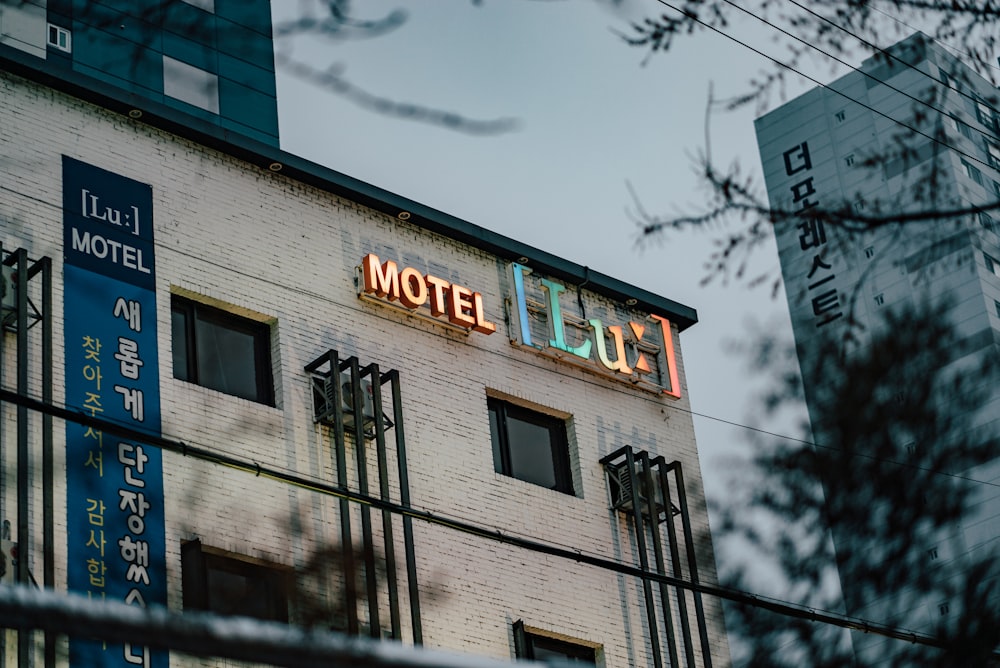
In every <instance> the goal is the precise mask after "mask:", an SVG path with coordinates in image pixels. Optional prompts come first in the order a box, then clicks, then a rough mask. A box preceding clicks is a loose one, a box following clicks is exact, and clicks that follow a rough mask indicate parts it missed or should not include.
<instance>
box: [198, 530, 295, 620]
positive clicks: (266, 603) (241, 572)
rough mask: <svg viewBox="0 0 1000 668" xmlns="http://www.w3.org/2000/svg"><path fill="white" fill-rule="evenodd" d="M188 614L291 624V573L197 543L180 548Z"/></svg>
mask: <svg viewBox="0 0 1000 668" xmlns="http://www.w3.org/2000/svg"><path fill="white" fill-rule="evenodd" d="M181 580H182V585H183V588H184V596H183V599H184V609H185V610H208V611H210V612H214V613H217V614H220V615H242V616H244V617H256V618H257V619H267V620H271V621H276V622H287V621H288V590H289V584H290V582H291V570H290V569H287V568H284V567H281V566H278V565H277V564H270V563H267V562H264V561H260V560H255V559H251V558H249V557H240V556H237V555H232V554H227V553H226V552H223V551H222V550H217V549H215V548H211V547H205V546H203V545H202V544H201V541H199V540H194V541H189V542H186V543H182V544H181Z"/></svg>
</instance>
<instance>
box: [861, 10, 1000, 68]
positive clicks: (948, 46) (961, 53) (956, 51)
mask: <svg viewBox="0 0 1000 668" xmlns="http://www.w3.org/2000/svg"><path fill="white" fill-rule="evenodd" d="M869 8H871V9H872V10H873V11H876V12H878V13H879V14H881V15H882V16H885V17H887V18H889V19H892V20H893V21H895V22H896V23H898V24H899V25H901V26H905V27H907V28H909V29H910V30H912V31H914V32H923V31H921V30H920V28H916V27H914V26H911V25H910V24H909V23H907V22H906V21H904V20H902V19H900V18H898V17H896V16H893V15H892V14H890V13H888V12H886V11H885V10H882V9H879V8H878V7H876V6H875V5H874V4H869ZM945 11H947V10H945ZM930 38H931V39H932V40H934V41H935V42H937V43H938V44H940V45H941V46H943V47H944V48H945V49H948V51H949V53H950V54H951V55H952V56H953V57H954V58H955V59H956V60H959V61H961V58H960V57H959V56H965V57H966V58H969V59H972V60H975V57H974V56H973V55H972V54H970V53H969V52H967V51H963V50H962V49H960V48H958V47H957V46H952V45H951V44H948V43H947V42H945V41H943V40H940V39H938V38H937V37H934V36H933V35H932V36H930ZM965 64H966V65H968V63H965ZM984 64H985V65H986V66H987V67H989V68H990V69H994V70H1000V67H997V66H996V65H994V64H992V63H984ZM969 67H971V65H969Z"/></svg>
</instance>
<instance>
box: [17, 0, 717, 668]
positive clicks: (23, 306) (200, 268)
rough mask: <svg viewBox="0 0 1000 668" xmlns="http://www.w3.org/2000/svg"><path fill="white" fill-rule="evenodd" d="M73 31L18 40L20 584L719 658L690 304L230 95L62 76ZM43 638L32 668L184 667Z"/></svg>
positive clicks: (446, 638)
mask: <svg viewBox="0 0 1000 668" xmlns="http://www.w3.org/2000/svg"><path fill="white" fill-rule="evenodd" d="M32 4H33V5H34V3H32ZM52 4H53V3H50V5H52ZM194 4H199V5H204V3H194ZM217 4H218V5H219V11H221V7H222V6H223V3H221V2H219V3H217ZM208 5H210V6H211V7H212V8H214V7H215V5H214V4H213V3H208ZM5 7H6V6H5ZM37 7H42V8H43V10H44V3H42V4H39V5H37V6H36V8H37ZM4 11H6V12H7V15H6V16H7V19H8V20H7V22H6V23H4V24H2V25H6V26H10V25H18V26H20V25H27V26H28V29H27V30H28V32H29V33H30V32H31V30H34V29H35V28H37V26H38V25H39V20H40V19H39V18H38V15H36V14H37V12H35V13H34V14H32V12H28V16H27V17H24V16H20V17H19V18H20V19H23V21H20V22H12V21H10V17H11V16H12V13H13V12H14V10H11V9H0V12H4ZM54 11H55V10H54V9H53V7H52V6H50V7H49V8H48V26H49V28H52V27H53V26H56V27H58V26H59V25H60V24H59V22H58V21H57V20H55V19H54V18H53V12H54ZM199 11H205V7H204V6H202V8H201V9H199ZM43 13H44V12H43ZM74 20H76V21H77V22H76V23H73V22H72V21H69V22H67V23H66V24H65V25H67V26H68V27H66V28H60V30H64V31H69V33H70V35H71V36H72V39H73V43H74V44H76V45H82V44H83V43H84V36H85V34H87V32H86V30H85V29H84V28H81V27H80V23H79V17H76V19H74ZM219 20H220V21H221V18H220V19H219ZM122 25H123V26H125V23H124V19H123V24H122ZM123 30H124V27H123ZM61 35H62V33H61V32H59V31H58V30H57V31H55V32H52V33H51V34H50V40H55V42H54V43H53V42H52V41H50V45H49V47H48V54H49V57H48V58H45V57H44V55H45V53H46V51H45V49H46V47H45V46H44V38H42V39H35V38H30V39H28V38H25V40H22V41H23V42H24V43H28V44H34V43H35V42H39V43H41V44H42V47H41V53H39V47H38V46H37V45H35V46H31V48H27V47H25V46H24V44H20V43H13V42H16V41H17V40H12V39H11V37H10V35H9V34H8V35H6V36H5V39H0V64H2V67H0V70H2V72H0V89H2V92H0V146H3V150H2V157H0V171H2V174H3V177H2V186H0V244H2V249H3V260H4V261H5V263H6V265H7V266H8V267H11V269H10V270H5V283H4V285H5V286H7V288H9V290H8V294H7V296H5V298H4V299H5V301H4V307H5V310H4V318H5V320H4V321H5V323H7V325H8V332H7V333H6V334H5V335H4V339H5V342H4V367H5V373H4V375H3V377H4V385H3V389H4V390H9V391H11V392H14V393H15V394H5V395H4V397H5V399H7V401H5V402H4V404H3V419H4V421H3V427H4V431H3V439H4V443H5V444H11V445H10V447H5V448H4V450H3V455H2V458H3V459H2V464H3V469H4V475H3V480H2V482H0V485H2V488H0V490H2V495H0V519H3V520H9V521H10V524H11V531H10V534H9V536H5V539H9V541H11V542H14V543H18V545H19V547H20V549H21V555H22V558H21V559H20V560H19V562H18V564H17V566H16V567H14V568H11V569H9V573H8V576H7V577H9V578H10V579H12V580H22V581H24V580H28V579H31V578H34V580H36V581H37V582H38V583H39V584H42V585H44V586H47V587H53V588H55V589H56V590H63V591H65V590H70V591H74V592H76V593H79V594H86V595H89V596H91V597H107V598H116V599H118V600H127V601H128V602H130V603H136V604H146V605H152V604H155V603H163V604H166V605H168V606H169V607H170V608H171V609H176V610H181V609H185V608H198V609H209V610H217V611H223V612H226V611H228V612H242V613H247V614H253V615H256V616H260V617H264V618H269V619H277V620H281V621H284V620H288V621H291V622H293V623H296V622H298V623H313V624H317V625H320V626H323V627H333V628H337V629H342V630H346V631H348V632H350V633H357V634H364V635H372V636H374V637H383V638H395V639H398V640H401V641H403V642H406V643H420V644H425V645H427V646H430V647H436V648H443V649H450V650H457V651H462V652H469V653H473V654H478V655H483V656H492V657H498V658H514V657H516V656H535V657H537V658H543V657H545V656H559V655H567V656H575V657H578V658H581V659H583V660H589V661H595V662H596V663H597V664H598V665H604V666H661V665H692V666H695V665H697V666H703V665H709V664H711V665H715V666H721V665H726V664H727V663H728V647H727V641H726V636H725V631H724V626H723V621H722V612H721V606H720V604H719V601H718V600H717V599H715V598H712V597H703V596H701V595H699V594H696V593H694V592H692V591H690V590H689V589H687V588H685V587H678V586H675V585H676V584H677V582H678V581H682V582H684V583H690V582H697V581H700V582H702V583H708V584H714V582H715V567H714V558H713V555H712V549H711V541H710V536H709V533H708V519H707V513H706V510H705V505H704V497H703V493H702V487H701V476H700V471H699V463H698V451H697V446H696V443H695V439H694V430H693V426H692V419H691V415H690V412H689V404H688V398H687V394H686V384H685V380H684V369H683V361H682V357H681V354H680V349H679V341H678V336H677V334H678V332H679V331H681V330H682V329H684V328H686V327H688V326H690V325H693V324H694V323H695V322H696V320H697V318H696V314H695V312H694V311H693V310H692V309H690V308H688V307H686V306H683V305H680V304H677V303H674V302H672V301H670V300H669V299H666V298H663V297H660V296H657V295H653V294H650V293H648V292H645V291H643V290H641V289H638V288H635V287H632V286H629V285H626V284H623V283H621V282H619V281H616V280H615V279H613V278H611V277H608V276H604V275H601V274H598V273H596V272H592V271H589V270H587V269H586V268H585V267H581V266H578V265H575V264H573V263H572V262H570V261H567V260H564V259H561V258H558V257H555V256H553V255H550V254H548V253H545V252H543V251H540V250H537V249H533V248H530V247H528V246H525V245H523V244H520V243H518V242H516V241H514V240H511V239H508V238H505V237H503V236H501V235H498V234H495V233H492V232H489V231H487V230H484V229H481V228H478V227H476V226H475V225H473V224H470V223H468V222H465V221H461V220H457V219H454V218H452V217H449V216H447V215H445V214H442V213H440V212H437V211H433V210H431V209H429V208H427V207H424V206H422V205H420V204H418V203H416V202H412V201H408V200H405V199H403V198H400V197H398V196H395V195H393V194H391V193H388V192H385V191H381V190H379V189H378V188H377V187H373V186H369V185H367V184H363V183H358V182H354V181H353V180H351V179H350V178H348V177H345V176H343V175H341V174H338V173H336V172H333V171H330V170H327V169H325V168H322V167H319V166H317V165H315V164H311V163H308V162H306V161H303V160H301V159H299V158H296V157H295V156H293V155H289V154H287V153H283V152H282V151H280V150H279V149H277V148H275V147H274V146H273V142H269V141H268V140H267V139H266V137H265V138H264V139H263V140H261V138H260V137H258V136H257V135H254V134H253V131H252V130H247V132H246V133H245V134H244V133H241V132H240V131H239V129H238V128H237V129H233V127H232V126H227V125H226V122H227V121H226V113H227V111H226V109H227V103H226V97H225V94H226V93H225V90H226V85H225V84H224V82H223V83H220V84H219V91H220V96H221V100H222V103H221V112H218V113H219V114H220V115H219V118H220V119H221V120H220V121H218V122H213V121H205V120H204V119H202V118H201V117H200V116H199V115H198V113H200V112H198V113H195V112H197V111H198V110H197V109H193V108H188V107H186V106H184V105H181V104H177V99H173V100H172V99H171V97H170V95H171V93H170V89H169V86H168V87H167V88H165V89H164V90H165V95H164V94H161V93H157V94H152V93H149V91H146V90H143V91H140V92H138V93H136V92H134V91H133V92H131V93H129V92H126V91H125V90H124V87H123V86H122V85H121V84H120V82H117V81H110V80H101V79H100V78H99V77H95V76H92V75H93V74H94V73H93V72H90V70H88V69H86V68H84V67H82V66H78V65H79V63H75V64H74V65H73V66H71V67H67V66H66V65H65V63H60V61H58V60H57V56H58V55H59V54H56V55H53V54H54V52H55V51H56V50H60V49H59V48H58V47H59V43H60V39H63V41H65V35H62V37H61ZM95 39H96V38H95ZM91 42H94V40H91ZM165 43H166V40H165V39H164V44H165ZM81 48H82V47H81ZM165 49H166V47H164V55H163V58H164V61H163V62H164V68H165V69H164V72H165V73H166V74H169V70H168V69H167V62H168V60H170V59H169V58H168V57H167V55H166V51H165ZM73 57H74V58H77V57H78V56H77V55H74V56H73ZM74 62H75V61H74ZM171 62H172V61H171ZM192 67H193V65H192ZM222 76H223V74H222V73H221V70H220V73H219V77H220V79H219V81H220V82H221V80H222ZM188 103H190V104H193V105H194V106H195V107H198V106H199V104H200V102H199V100H198V99H194V98H192V99H188V100H187V101H186V102H185V104H188ZM189 106H190V105H189ZM211 107H212V105H211V104H206V105H205V106H204V107H199V108H200V109H201V111H206V110H208V111H211ZM218 107H219V104H218V100H216V108H217V109H218ZM11 271H13V272H16V273H17V277H18V278H16V279H12V278H11V276H10V274H11ZM25 274H27V275H28V276H29V280H28V281H22V280H20V277H21V276H24V275H25ZM48 278H51V294H50V295H46V285H45V281H46V280H48ZM19 291H21V292H20V293H19ZM18 295H19V296H18ZM24 297H27V298H28V299H27V301H25V300H24ZM36 322H37V323H42V324H43V326H41V327H36V326H32V325H33V324H34V323H36ZM46 328H49V329H48V330H47V331H48V334H46ZM46 336H49V337H50V340H51V342H52V349H51V354H49V352H47V351H46V350H45V344H44V343H43V342H44V341H45V340H46ZM332 365H339V366H340V367H341V369H342V371H343V373H344V374H346V375H341V374H340V373H337V372H335V371H332ZM370 365H377V369H373V367H371V366H370ZM352 373H353V374H354V375H353V377H352ZM338 378H340V382H335V381H336V379H338ZM373 380H374V381H377V382H373ZM359 383H361V384H362V386H364V384H365V383H372V384H374V386H375V387H376V388H377V389H380V390H381V391H380V392H379V391H377V390H376V391H374V395H375V397H374V399H372V398H367V397H366V398H365V400H364V401H363V402H362V401H360V400H359V401H358V402H357V403H356V404H355V403H351V399H350V398H349V397H347V396H346V394H345V393H350V391H351V388H352V387H357V386H358V384H359ZM338 395H344V396H341V403H340V404H339V405H338V403H337V398H338ZM23 396H28V397H31V398H33V399H38V400H41V401H43V402H45V403H46V404H51V405H52V406H54V407H55V408H56V409H63V408H64V409H65V411H62V412H60V410H49V409H48V408H47V407H46V408H42V409H39V407H38V406H37V405H34V404H32V405H31V408H30V409H29V408H28V405H27V404H25V403H24V401H21V400H20V399H19V397H23ZM372 401H374V404H375V405H372V403H371V402H372ZM380 402H381V403H382V411H381V412H382V414H383V415H384V418H383V419H382V420H378V419H375V418H374V416H375V415H376V406H377V404H378V403H380ZM157 404H158V405H157ZM66 411H68V412H66ZM355 411H357V413H356V412H355ZM46 413H49V414H52V415H54V418H55V419H54V420H52V423H47V421H46V420H44V419H43V417H42V415H44V414H46ZM356 414H357V416H358V417H361V418H362V419H361V420H358V419H356V417H355V415H356ZM88 419H89V421H88ZM116 426H117V428H116ZM143 434H148V435H149V438H150V440H149V441H146V445H145V446H143V445H142V444H143V440H142V437H143ZM359 443H363V446H364V447H361V448H360V452H359V447H358V445H359ZM140 448H144V450H142V452H140ZM539 449H541V450H540V452H541V456H539ZM633 458H634V459H635V463H634V467H633V468H634V473H630V472H629V471H628V470H627V467H626V466H625V463H626V462H627V461H631V460H632V459H633ZM647 471H648V472H649V474H650V475H651V476H658V477H657V478H656V480H655V481H654V486H655V488H656V489H657V490H660V491H657V492H656V494H655V503H651V502H650V501H649V499H647V496H648V494H646V492H647V491H648V486H646V484H645V483H644V482H642V480H641V479H640V478H637V477H636V476H640V477H643V476H645V474H646V472H647ZM611 473H615V475H616V476H617V477H616V478H615V483H614V484H609V475H610V474H611ZM161 477H162V489H161V488H160V487H161V484H160V480H159V479H160V478H161ZM619 481H620V484H619ZM663 485H667V486H668V488H667V489H666V490H665V491H664V488H663ZM633 492H634V496H633ZM140 493H141V494H142V495H143V496H139V494H140ZM609 495H615V498H612V497H611V496H609ZM609 499H610V500H609ZM636 502H638V503H636ZM637 507H638V508H641V509H644V512H629V509H632V508H637ZM616 508H617V509H616ZM651 511H652V512H651ZM654 517H655V518H656V520H657V521H650V520H651V519H652V518H654ZM637 524H638V526H639V531H638V532H636V525H637ZM389 534H391V535H389ZM637 541H638V543H637ZM348 542H349V543H350V547H349V548H348V547H345V544H346V543H348ZM5 544H8V545H9V543H5ZM330 548H336V549H334V550H331V549H330ZM352 563H353V564H354V569H355V570H356V571H357V578H353V579H352V578H347V579H346V581H345V577H344V575H343V574H344V573H345V569H346V572H348V573H351V572H352V570H351V568H352V566H351V564H352ZM313 567H315V568H313ZM642 573H647V574H648V576H647V577H642V576H641V575H642ZM675 578H676V579H675ZM369 591H371V592H372V594H371V595H369V594H368V592H369ZM29 637H30V636H29V634H27V633H21V635H20V637H17V636H15V634H13V633H8V634H7V636H6V638H5V642H6V645H7V646H6V650H5V651H6V658H7V660H8V662H10V665H28V664H27V663H26V662H27V661H28V656H29V655H31V656H32V657H33V658H32V660H33V661H34V662H35V665H42V662H43V661H44V662H45V663H46V664H49V663H54V664H58V665H64V664H66V663H67V662H68V661H69V662H70V663H72V664H73V665H97V663H95V662H101V665H105V664H106V665H129V663H132V662H139V663H141V662H142V661H145V660H147V659H148V660H149V663H148V664H147V665H153V666H164V665H167V660H168V659H167V654H166V653H161V652H157V651H153V650H148V649H147V648H144V647H131V646H128V645H126V646H124V647H122V646H121V645H117V646H115V645H113V644H107V645H106V646H102V645H101V643H99V642H97V643H90V644H87V643H83V642H79V641H77V640H72V641H66V640H65V639H62V640H60V641H58V642H54V643H50V645H49V647H48V649H47V650H43V649H42V643H41V641H40V639H39V638H35V639H34V642H35V643H36V644H37V647H36V645H33V644H31V642H32V641H30V640H29ZM33 648H34V649H33ZM96 657H99V658H96ZM170 661H171V663H175V664H176V665H184V664H186V662H187V660H182V658H181V657H180V656H179V655H175V656H173V657H171V659H170Z"/></svg>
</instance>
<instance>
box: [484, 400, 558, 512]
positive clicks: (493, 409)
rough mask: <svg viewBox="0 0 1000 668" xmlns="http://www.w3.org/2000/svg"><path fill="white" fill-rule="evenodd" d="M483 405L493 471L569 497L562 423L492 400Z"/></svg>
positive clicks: (549, 417)
mask: <svg viewBox="0 0 1000 668" xmlns="http://www.w3.org/2000/svg"><path fill="white" fill-rule="evenodd" d="M486 403H487V406H488V408H489V413H490V434H491V435H492V438H493V465H494V468H495V469H496V472H497V473H502V474H503V475H508V476H511V477H512V478H517V479H519V480H524V481H526V482H531V483H534V484H536V485H541V486H542V487H548V488H549V489H554V490H557V491H559V492H564V493H566V494H572V493H573V477H572V476H571V475H570V470H569V445H568V443H567V439H566V423H565V421H563V420H560V419H559V418H556V417H552V416H551V415H545V414H544V413H538V412H537V411H533V410H529V409H527V408H523V407H521V406H515V405H514V404H509V403H507V402H505V401H500V400H499V399H494V398H492V397H490V398H488V399H487V402H486Z"/></svg>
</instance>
